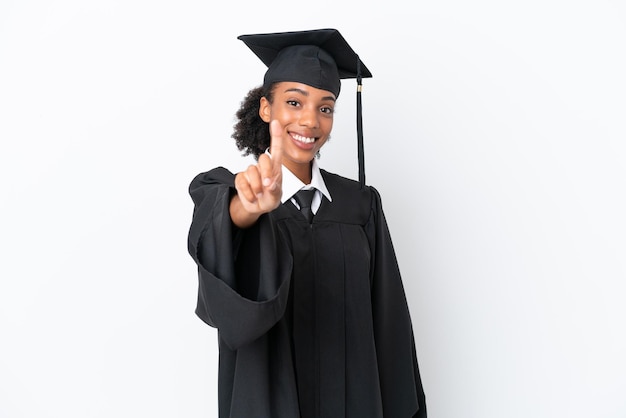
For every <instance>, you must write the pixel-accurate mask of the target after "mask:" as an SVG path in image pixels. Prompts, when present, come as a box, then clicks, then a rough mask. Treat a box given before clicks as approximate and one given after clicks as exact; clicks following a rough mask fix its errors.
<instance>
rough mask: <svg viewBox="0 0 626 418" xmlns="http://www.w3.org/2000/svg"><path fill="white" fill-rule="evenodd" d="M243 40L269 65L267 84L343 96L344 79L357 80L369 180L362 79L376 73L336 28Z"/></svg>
mask: <svg viewBox="0 0 626 418" xmlns="http://www.w3.org/2000/svg"><path fill="white" fill-rule="evenodd" d="M237 39H239V40H241V41H243V42H244V43H245V44H246V45H247V46H248V47H249V48H250V49H251V50H252V52H254V53H255V54H256V55H257V57H259V59H260V60H261V61H262V62H263V63H264V64H265V65H267V67H268V69H267V72H266V73H265V77H264V80H263V84H264V86H266V87H267V86H269V85H271V84H272V83H276V82H281V81H294V82H298V83H304V84H307V85H309V86H312V87H315V88H319V89H322V90H328V91H330V92H332V93H334V94H335V96H336V97H338V96H339V92H340V91H341V79H343V78H355V79H356V81H357V93H356V94H357V140H358V158H359V182H360V183H361V186H363V185H364V184H365V163H364V156H363V122H362V105H361V89H362V83H361V79H362V78H363V77H366V78H369V77H372V73H370V71H369V70H368V69H367V67H366V66H365V65H364V64H363V62H362V61H361V60H360V59H359V56H358V55H357V54H356V53H355V52H354V50H353V49H352V48H351V47H350V45H348V43H347V42H346V40H345V39H344V38H343V36H342V35H341V34H340V33H339V31H338V30H336V29H315V30H306V31H298V32H278V33H263V34H256V35H241V36H238V37H237Z"/></svg>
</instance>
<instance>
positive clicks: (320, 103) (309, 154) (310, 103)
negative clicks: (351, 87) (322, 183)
mask: <svg viewBox="0 0 626 418" xmlns="http://www.w3.org/2000/svg"><path fill="white" fill-rule="evenodd" d="M334 109H335V95H334V94H333V93H331V92H329V91H326V90H320V89H317V88H315V87H311V86H309V85H307V84H302V83H295V82H289V81H284V82H280V83H277V84H276V85H275V86H274V100H273V102H272V103H271V104H270V103H269V101H268V100H267V99H266V98H262V99H261V107H260V109H259V115H260V116H261V119H263V120H264V121H265V122H268V123H269V122H270V121H272V120H275V119H276V120H278V121H279V122H280V125H281V127H282V130H283V140H282V149H283V165H284V166H285V167H287V168H289V170H291V171H292V172H293V173H299V172H302V170H304V169H305V167H306V170H309V167H310V163H311V160H312V159H313V158H315V154H317V152H318V151H319V150H320V148H322V146H323V145H324V144H325V143H326V141H327V140H328V138H329V136H330V131H331V130H332V127H333V113H334Z"/></svg>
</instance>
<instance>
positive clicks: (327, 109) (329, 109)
mask: <svg viewBox="0 0 626 418" xmlns="http://www.w3.org/2000/svg"><path fill="white" fill-rule="evenodd" d="M320 110H321V111H322V113H326V114H327V115H332V114H333V111H334V109H333V108H332V107H329V106H327V107H323V108H322V109H320Z"/></svg>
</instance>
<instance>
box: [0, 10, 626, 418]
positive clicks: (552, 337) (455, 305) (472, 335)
mask: <svg viewBox="0 0 626 418" xmlns="http://www.w3.org/2000/svg"><path fill="white" fill-rule="evenodd" d="M324 27H335V28H338V29H339V30H340V31H341V32H342V34H343V35H344V37H345V38H346V39H347V40H348V42H349V43H350V44H351V45H352V46H353V48H354V49H355V50H356V51H357V52H358V53H359V54H360V56H361V58H362V59H363V61H364V62H365V64H366V65H367V66H368V67H369V68H370V69H371V71H372V72H373V74H374V78H372V79H367V80H364V92H363V105H364V109H363V111H364V129H365V143H366V167H367V181H368V183H369V184H372V185H374V186H376V187H377V188H378V189H379V190H380V192H381V194H382V196H383V203H384V209H385V212H386V215H387V218H388V222H389V225H390V228H391V232H392V236H393V237H394V243H395V246H396V250H397V254H398V258H399V262H400V267H401V270H402V273H403V277H404V282H405V287H406V290H407V295H408V299H409V303H410V307H411V311H412V315H413V322H414V328H415V334H416V340H417V349H418V356H419V360H420V365H421V369H422V378H423V382H424V385H425V388H426V392H427V396H428V403H429V410H430V414H429V417H431V418H517V417H519V418H529V417H531V418H555V417H568V418H583V417H584V418H589V417H592V418H623V417H626V396H625V395H624V390H625V389H626V337H625V334H624V330H623V328H624V327H625V326H624V318H626V304H625V303H624V300H625V296H626V294H625V293H626V292H625V284H624V280H625V279H626V261H625V258H626V257H625V256H626V238H625V237H626V221H625V216H624V214H625V213H626V196H625V191H626V164H625V162H624V161H625V158H626V145H625V141H626V126H625V115H626V99H625V98H626V77H624V74H626V58H625V57H626V55H625V51H626V48H625V47H626V45H625V43H626V6H625V5H624V3H623V2H620V1H610V0H595V1H591V0H581V1H565V0H560V1H559V0H541V1H539V0H526V1H517V2H512V1H509V2H500V1H489V0H477V1H472V2H466V1H460V0H457V1H454V0H449V1H437V2H425V1H418V2H406V1H400V0H387V1H384V2H381V1H376V2H368V1H360V2H358V3H357V2H342V3H341V4H340V3H339V2H336V1H333V2H328V1H324V0H322V1H318V2H306V3H297V2H296V3H294V2H292V1H282V0H280V1H272V2H259V1H254V2H253V1H236V2H235V1H233V2H209V1H190V0H184V1H147V0H144V1H141V0H131V1H128V0H125V1H121V0H117V1H111V0H109V1H89V2H87V1H78V0H75V1H70V0H60V1H55V2H49V1H35V0H21V1H10V0H9V1H7V0H3V1H2V3H0V141H1V142H0V144H1V146H0V199H1V200H0V202H1V203H0V211H1V212H0V257H1V261H0V417H2V418H19V417H29V418H31V417H32V418H35V417H36V418H47V417H55V418H56V417H64V418H74V417H76V418H79V417H80V418H85V417H90V418H91V417H94V418H96V417H97V418H100V417H116V418H117V417H124V418H126V417H133V418H134V417H148V416H149V417H153V418H157V417H185V418H188V417H189V418H191V417H214V416H217V406H216V395H217V389H216V379H217V370H216V365H217V352H216V338H217V337H216V332H215V330H214V329H211V328H209V327H208V326H206V325H205V324H204V323H202V322H201V321H200V320H199V319H198V318H197V317H195V314H194V308H195V298H196V280H197V279H196V272H195V265H194V264H193V261H192V260H191V258H190V257H189V256H188V254H187V249H186V245H187V244H186V235H187V228H188V226H189V222H190V219H191V210H192V203H191V200H190V198H189V196H188V194H187V186H188V184H189V181H190V180H191V179H192V178H193V176H195V175H196V174H197V173H199V172H201V171H205V170H208V169H210V168H213V167H215V166H217V165H224V166H227V167H228V168H230V169H231V170H233V171H236V170H238V169H240V168H242V167H244V166H245V165H246V164H248V162H249V160H248V159H246V158H242V157H241V156H240V154H239V152H238V151H237V149H236V147H235V145H234V143H233V140H232V139H231V138H230V134H231V132H232V124H233V122H234V119H233V115H234V112H235V110H236V109H237V107H238V105H239V102H240V101H241V99H242V98H243V96H244V95H245V93H246V92H247V91H248V90H249V89H250V88H252V87H255V86H256V85H258V84H259V83H260V82H261V79H262V76H263V72H264V70H265V67H264V66H263V65H262V64H261V63H260V61H258V60H257V59H256V57H255V56H254V55H253V54H252V53H251V52H250V51H249V50H248V49H247V47H245V45H244V44H243V43H242V42H241V41H238V40H237V39H236V37H237V35H240V34H244V33H261V32H273V31H283V30H302V29H314V28H324ZM353 92H354V82H353V80H347V81H345V82H344V87H343V91H342V95H341V97H340V100H339V106H338V111H337V113H336V122H335V130H334V133H333V139H332V140H331V142H330V143H328V144H327V146H326V148H325V149H324V150H323V152H322V159H321V160H320V163H321V164H322V166H324V167H325V168H327V169H329V170H331V171H335V172H338V173H340V174H343V175H345V176H348V177H352V178H355V177H356V172H357V162H356V147H355V143H356V134H355V122H354V108H355V106H354V93H353ZM390 418H396V417H390Z"/></svg>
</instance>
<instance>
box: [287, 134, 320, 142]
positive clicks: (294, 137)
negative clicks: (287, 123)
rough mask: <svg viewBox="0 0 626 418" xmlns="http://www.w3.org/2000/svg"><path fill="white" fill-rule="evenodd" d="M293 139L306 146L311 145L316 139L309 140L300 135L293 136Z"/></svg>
mask: <svg viewBox="0 0 626 418" xmlns="http://www.w3.org/2000/svg"><path fill="white" fill-rule="evenodd" d="M292 136H293V139H295V140H296V141H299V142H304V143H305V144H310V143H312V142H315V138H307V137H306V136H300V135H298V134H293V135H292Z"/></svg>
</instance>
